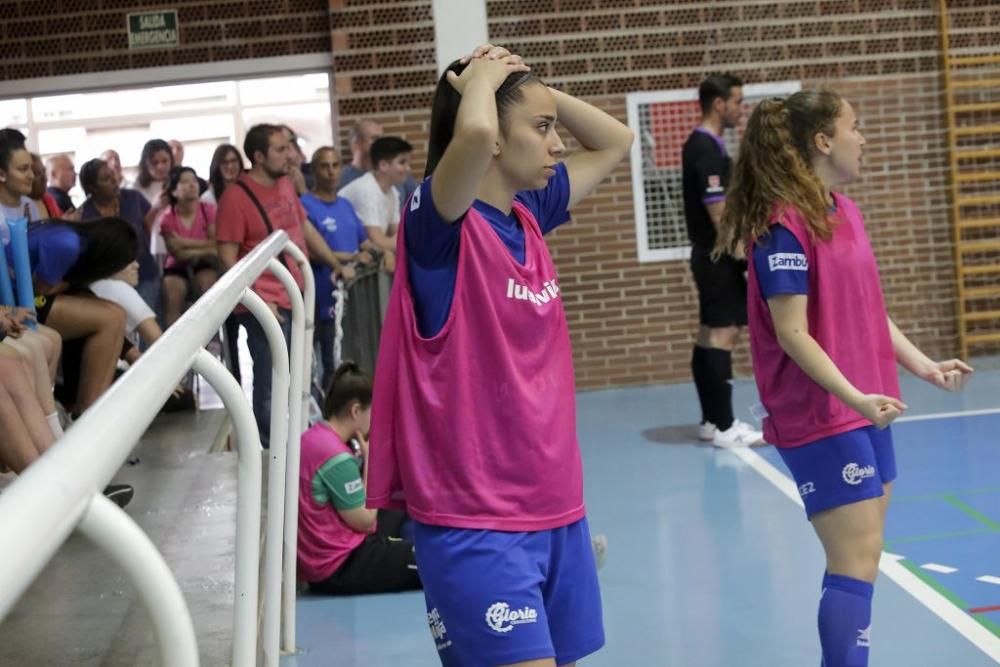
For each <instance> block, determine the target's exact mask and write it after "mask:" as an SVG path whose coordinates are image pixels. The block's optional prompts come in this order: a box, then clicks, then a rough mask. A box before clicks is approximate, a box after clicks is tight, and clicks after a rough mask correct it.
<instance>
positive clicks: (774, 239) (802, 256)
mask: <svg viewBox="0 0 1000 667" xmlns="http://www.w3.org/2000/svg"><path fill="white" fill-rule="evenodd" d="M752 255H753V264H754V271H755V272H756V274H757V283H758V284H759V285H760V291H761V293H762V294H763V295H764V298H765V299H770V298H771V297H773V296H778V295H779V294H808V293H809V259H808V258H807V257H806V253H805V250H804V249H803V248H802V244H801V243H799V240H798V239H797V238H795V234H792V232H790V231H789V230H788V228H786V227H783V226H782V225H773V226H772V227H771V233H770V234H768V235H767V236H763V237H761V238H760V239H759V240H758V241H757V243H755V244H754V246H753V251H752Z"/></svg>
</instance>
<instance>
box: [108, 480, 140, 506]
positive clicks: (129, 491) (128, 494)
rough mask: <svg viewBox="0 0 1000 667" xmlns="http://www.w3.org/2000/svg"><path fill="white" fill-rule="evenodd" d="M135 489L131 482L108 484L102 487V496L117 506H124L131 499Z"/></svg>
mask: <svg viewBox="0 0 1000 667" xmlns="http://www.w3.org/2000/svg"><path fill="white" fill-rule="evenodd" d="M134 495H135V489H133V488H132V485H131V484H108V485H107V486H106V487H104V496H105V497H106V498H107V499H108V500H110V501H111V502H113V503H114V504H115V505H118V507H125V506H126V505H128V504H129V503H130V502H131V501H132V496H134Z"/></svg>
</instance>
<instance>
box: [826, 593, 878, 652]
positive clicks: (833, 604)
mask: <svg viewBox="0 0 1000 667" xmlns="http://www.w3.org/2000/svg"><path fill="white" fill-rule="evenodd" d="M874 588H875V587H874V586H873V585H872V584H870V583H868V582H867V581H861V580H860V579H852V578H851V577H845V576H842V575H839V574H826V575H825V576H824V577H823V595H822V597H821V598H820V601H819V641H820V645H821V646H822V648H823V662H822V663H821V667H866V666H867V665H868V646H869V642H870V640H871V620H872V592H873V591H874Z"/></svg>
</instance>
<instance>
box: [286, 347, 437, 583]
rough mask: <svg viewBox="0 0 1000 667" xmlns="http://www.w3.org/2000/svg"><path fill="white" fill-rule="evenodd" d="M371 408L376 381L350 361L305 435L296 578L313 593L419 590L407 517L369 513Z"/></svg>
mask: <svg viewBox="0 0 1000 667" xmlns="http://www.w3.org/2000/svg"><path fill="white" fill-rule="evenodd" d="M371 403H372V380H371V377H369V376H368V375H367V374H365V373H363V372H362V371H361V370H360V369H359V368H358V366H357V364H355V363H353V362H350V361H346V362H344V363H343V364H341V365H340V367H339V368H338V369H337V371H336V372H335V373H334V376H333V380H332V381H331V383H330V386H329V388H328V390H327V395H326V401H325V403H324V405H323V418H324V419H323V421H320V422H317V423H316V424H314V425H313V426H312V428H310V429H309V430H308V431H306V432H305V433H303V434H302V454H301V465H300V468H299V538H298V577H299V580H301V581H305V582H308V583H309V590H310V591H312V592H318V593H326V594H330V595H357V594H362V593H385V592H390V591H404V590H416V589H419V588H421V585H420V578H419V576H418V575H417V563H416V558H415V557H414V553H413V543H412V542H411V541H409V540H405V539H402V538H401V537H400V532H401V530H402V529H403V524H404V523H405V520H406V515H405V514H402V513H399V512H376V510H372V509H367V508H366V507H365V486H366V485H365V480H366V478H367V476H368V470H367V467H366V466H365V461H366V460H367V459H368V439H367V433H368V431H369V429H370V428H371ZM349 443H350V444H349ZM352 444H353V445H354V447H352ZM376 518H377V520H376Z"/></svg>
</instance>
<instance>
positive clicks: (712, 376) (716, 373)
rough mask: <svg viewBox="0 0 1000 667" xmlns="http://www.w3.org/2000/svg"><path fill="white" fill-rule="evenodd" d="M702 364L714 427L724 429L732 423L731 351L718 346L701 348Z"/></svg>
mask: <svg viewBox="0 0 1000 667" xmlns="http://www.w3.org/2000/svg"><path fill="white" fill-rule="evenodd" d="M703 349H704V359H705V361H704V364H705V369H706V376H707V378H708V383H707V387H708V388H709V391H708V399H709V401H710V405H711V407H710V408H709V410H710V411H711V414H712V415H713V416H714V417H715V421H713V422H712V423H713V424H715V427H716V428H717V429H719V430H720V431H726V430H728V429H729V427H730V426H732V425H733V421H734V419H735V418H734V417H733V385H732V384H730V382H729V381H730V380H732V379H733V353H732V352H730V351H729V350H720V349H718V348H714V347H712V348H703Z"/></svg>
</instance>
